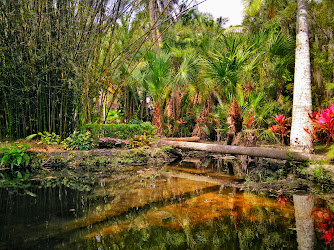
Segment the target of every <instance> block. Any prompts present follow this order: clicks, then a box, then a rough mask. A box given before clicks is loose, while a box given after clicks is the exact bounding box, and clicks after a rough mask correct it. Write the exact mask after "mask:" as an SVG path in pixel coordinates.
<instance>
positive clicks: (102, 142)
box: [97, 137, 128, 148]
mask: <svg viewBox="0 0 334 250" xmlns="http://www.w3.org/2000/svg"><path fill="white" fill-rule="evenodd" d="M126 144H128V141H126V140H121V139H117V138H111V137H101V138H98V141H97V145H98V148H115V147H124V146H125V145H126Z"/></svg>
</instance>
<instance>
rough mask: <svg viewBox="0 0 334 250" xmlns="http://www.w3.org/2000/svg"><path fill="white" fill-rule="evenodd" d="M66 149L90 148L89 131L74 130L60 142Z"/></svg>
mask: <svg viewBox="0 0 334 250" xmlns="http://www.w3.org/2000/svg"><path fill="white" fill-rule="evenodd" d="M62 144H63V146H64V149H66V150H90V149H92V148H93V138H92V134H91V132H86V133H81V132H79V133H78V132H74V133H73V134H71V135H70V136H69V137H67V138H66V139H65V140H64V141H63V142H62Z"/></svg>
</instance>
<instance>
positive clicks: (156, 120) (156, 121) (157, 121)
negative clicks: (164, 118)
mask: <svg viewBox="0 0 334 250" xmlns="http://www.w3.org/2000/svg"><path fill="white" fill-rule="evenodd" d="M153 125H154V126H155V128H156V129H157V135H163V132H162V127H161V110H160V103H158V102H156V103H155V104H154V113H153Z"/></svg>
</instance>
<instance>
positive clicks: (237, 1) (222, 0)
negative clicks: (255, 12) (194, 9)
mask: <svg viewBox="0 0 334 250" xmlns="http://www.w3.org/2000/svg"><path fill="white" fill-rule="evenodd" d="M201 1H202V0H197V2H198V3H200V2H201ZM198 10H199V11H201V12H209V13H211V14H212V15H213V16H214V17H215V18H218V17H220V16H222V17H228V18H229V22H228V23H227V24H226V27H229V26H231V25H240V24H241V22H242V10H243V4H242V0H207V1H206V2H204V3H201V4H200V5H198Z"/></svg>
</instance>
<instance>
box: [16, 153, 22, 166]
mask: <svg viewBox="0 0 334 250" xmlns="http://www.w3.org/2000/svg"><path fill="white" fill-rule="evenodd" d="M16 162H17V165H18V166H19V165H20V164H21V162H22V156H21V155H20V156H18V157H17V158H16Z"/></svg>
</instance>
